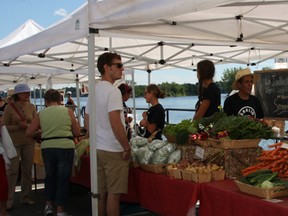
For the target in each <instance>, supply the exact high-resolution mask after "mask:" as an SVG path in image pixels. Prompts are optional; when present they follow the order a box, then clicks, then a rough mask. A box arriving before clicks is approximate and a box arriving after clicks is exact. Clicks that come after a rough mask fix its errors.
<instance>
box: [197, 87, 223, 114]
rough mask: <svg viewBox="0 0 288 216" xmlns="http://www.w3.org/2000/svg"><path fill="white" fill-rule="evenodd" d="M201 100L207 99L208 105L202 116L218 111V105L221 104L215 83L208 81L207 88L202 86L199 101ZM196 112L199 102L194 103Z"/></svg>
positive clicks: (219, 93)
mask: <svg viewBox="0 0 288 216" xmlns="http://www.w3.org/2000/svg"><path fill="white" fill-rule="evenodd" d="M203 100H209V101H210V106H209V107H208V109H207V111H206V113H205V114H204V117H208V116H211V115H213V114H214V113H215V112H219V106H220V105H221V92H220V89H219V87H218V86H217V85H216V84H215V83H210V84H209V86H208V87H207V88H204V90H203V94H202V97H201V98H200V103H201V102H202V101H203ZM196 106H197V107H196V112H197V111H198V108H199V107H200V104H199V102H197V105H196Z"/></svg>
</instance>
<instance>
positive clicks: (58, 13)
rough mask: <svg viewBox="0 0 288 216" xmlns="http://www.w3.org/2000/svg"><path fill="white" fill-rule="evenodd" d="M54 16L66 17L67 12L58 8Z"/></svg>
mask: <svg viewBox="0 0 288 216" xmlns="http://www.w3.org/2000/svg"><path fill="white" fill-rule="evenodd" d="M54 15H57V16H63V17H64V16H66V15H67V11H66V10H65V9H63V8H59V9H58V10H56V11H55V12H54Z"/></svg>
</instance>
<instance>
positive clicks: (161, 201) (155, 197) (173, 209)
mask: <svg viewBox="0 0 288 216" xmlns="http://www.w3.org/2000/svg"><path fill="white" fill-rule="evenodd" d="M133 172H135V174H136V175H135V177H136V178H135V182H136V184H137V186H138V191H139V200H140V204H141V206H143V207H144V208H146V209H149V210H150V211H152V212H155V213H157V214H159V215H161V216H162V215H169V216H184V215H187V213H188V212H189V210H190V209H191V208H193V207H194V206H195V204H196V202H197V200H198V190H197V184H195V183H192V182H187V181H183V180H177V179H171V178H170V177H168V176H166V175H160V174H154V173H149V172H146V171H143V170H140V169H134V170H133Z"/></svg>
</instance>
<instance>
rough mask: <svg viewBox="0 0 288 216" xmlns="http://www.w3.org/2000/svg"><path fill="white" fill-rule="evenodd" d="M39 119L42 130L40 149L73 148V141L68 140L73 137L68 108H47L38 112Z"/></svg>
mask: <svg viewBox="0 0 288 216" xmlns="http://www.w3.org/2000/svg"><path fill="white" fill-rule="evenodd" d="M39 118H40V126H41V130H42V133H41V138H44V140H43V141H42V143H41V148H67V149H68V148H74V146H75V144H74V141H73V140H71V139H69V137H73V134H72V122H71V118H70V116H69V113H68V108H66V107H63V106H49V107H47V108H45V109H44V110H42V111H40V112H39ZM57 137H61V138H57ZM65 137H67V138H65ZM47 138H48V139H47ZM49 138H52V139H49ZM45 139H47V140H45Z"/></svg>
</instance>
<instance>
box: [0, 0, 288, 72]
mask: <svg viewBox="0 0 288 216" xmlns="http://www.w3.org/2000/svg"><path fill="white" fill-rule="evenodd" d="M217 6H218V7H217ZM88 8H89V9H88ZM205 8H208V9H205ZM204 9H205V10H204ZM287 9H288V3H287V1H284V0H282V1H276V0H266V1H263V0H254V1H253V0H246V1H245V0H242V1H237V0H217V1H216V0H214V1H211V0H206V1H203V0H194V1H188V0H185V1H172V0H171V1H164V2H162V1H157V3H155V2H154V1H152V0H151V1H132V0H130V1H127V0H122V1H112V0H105V1H99V2H98V1H90V2H89V7H88V4H85V5H83V6H82V7H80V8H79V9H78V10H76V11H75V12H74V13H72V14H71V15H69V16H67V17H66V18H64V19H63V20H62V21H60V22H59V23H56V24H55V25H53V26H51V27H50V28H47V29H45V30H43V31H42V32H41V33H39V34H36V35H34V36H32V37H29V38H27V39H25V40H23V41H21V42H19V43H16V44H14V45H13V46H6V47H3V48H2V49H0V61H1V63H0V73H5V72H6V71H7V67H8V66H9V68H13V70H14V69H17V68H20V69H19V70H21V71H24V70H25V68H26V67H28V68H31V64H33V68H35V70H39V72H41V73H45V72H47V73H48V74H50V73H51V71H47V70H48V69H49V68H50V69H53V70H57V73H60V72H62V73H67V72H70V71H72V73H78V74H85V73H86V74H87V68H88V67H87V62H88V57H87V56H88V55H87V46H88V41H87V36H88V34H89V29H90V31H91V32H94V33H95V35H96V37H97V39H96V44H95V56H96V57H97V56H98V55H99V54H100V53H102V52H103V51H105V50H110V51H116V52H118V53H120V54H121V55H122V58H123V62H124V64H125V67H126V68H133V69H138V70H144V71H146V70H147V69H150V70H152V71H153V70H160V69H165V68H171V67H174V68H184V69H191V68H194V67H195V65H196V64H197V62H198V61H199V60H202V59H210V60H213V61H214V62H215V63H216V64H221V63H240V64H247V65H254V64H258V63H259V62H263V61H265V60H267V59H271V58H274V57H285V56H286V50H287V42H286V34H287V30H288V29H287V25H288V24H287V19H288V18H287V13H286V11H287ZM44 41H45V42H44ZM72 73H71V74H72ZM68 74H70V73H68Z"/></svg>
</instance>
